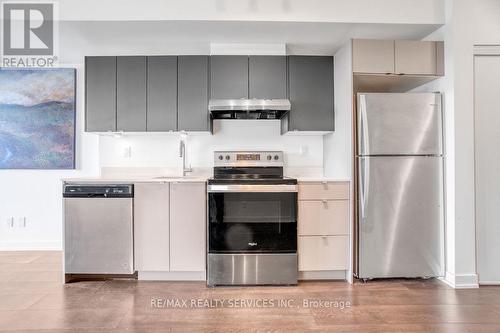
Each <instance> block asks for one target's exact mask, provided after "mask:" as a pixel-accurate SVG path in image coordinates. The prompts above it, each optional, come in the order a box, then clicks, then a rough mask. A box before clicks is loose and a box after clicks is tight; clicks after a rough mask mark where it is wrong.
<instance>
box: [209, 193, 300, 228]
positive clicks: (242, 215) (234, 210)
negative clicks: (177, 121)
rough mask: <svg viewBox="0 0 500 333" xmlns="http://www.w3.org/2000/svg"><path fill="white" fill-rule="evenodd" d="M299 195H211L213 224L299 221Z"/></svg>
mask: <svg viewBox="0 0 500 333" xmlns="http://www.w3.org/2000/svg"><path fill="white" fill-rule="evenodd" d="M296 198H297V193H293V192H288V193H254V192H253V193H210V194H209V206H210V207H209V213H210V222H220V223H287V222H296V220H297V217H296V210H297V206H296V200H297V199H296Z"/></svg>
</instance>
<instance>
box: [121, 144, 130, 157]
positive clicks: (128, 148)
mask: <svg viewBox="0 0 500 333" xmlns="http://www.w3.org/2000/svg"><path fill="white" fill-rule="evenodd" d="M123 157H125V158H131V157H132V147H131V146H127V147H125V149H124V150H123Z"/></svg>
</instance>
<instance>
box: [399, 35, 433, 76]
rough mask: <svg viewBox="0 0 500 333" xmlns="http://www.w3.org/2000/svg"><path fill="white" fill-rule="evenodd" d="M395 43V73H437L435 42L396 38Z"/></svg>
mask: <svg viewBox="0 0 500 333" xmlns="http://www.w3.org/2000/svg"><path fill="white" fill-rule="evenodd" d="M395 43H396V44H395V60H396V65H395V66H396V69H395V70H396V73H397V74H420V75H437V49H436V42H429V41H414V40H397V41H396V42H395Z"/></svg>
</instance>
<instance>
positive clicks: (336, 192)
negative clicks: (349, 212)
mask: <svg viewBox="0 0 500 333" xmlns="http://www.w3.org/2000/svg"><path fill="white" fill-rule="evenodd" d="M348 199H349V183H348V182H307V183H299V200H348Z"/></svg>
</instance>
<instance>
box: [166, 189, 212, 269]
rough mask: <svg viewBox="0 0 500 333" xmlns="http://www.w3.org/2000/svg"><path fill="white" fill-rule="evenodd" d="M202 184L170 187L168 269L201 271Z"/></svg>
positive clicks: (203, 252) (203, 235) (203, 240)
mask: <svg viewBox="0 0 500 333" xmlns="http://www.w3.org/2000/svg"><path fill="white" fill-rule="evenodd" d="M206 201H207V200H206V188H205V183H172V184H171V185H170V270H171V271H204V270H205V256H206V250H205V244H206V232H207V231H206V215H207V209H206Z"/></svg>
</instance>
